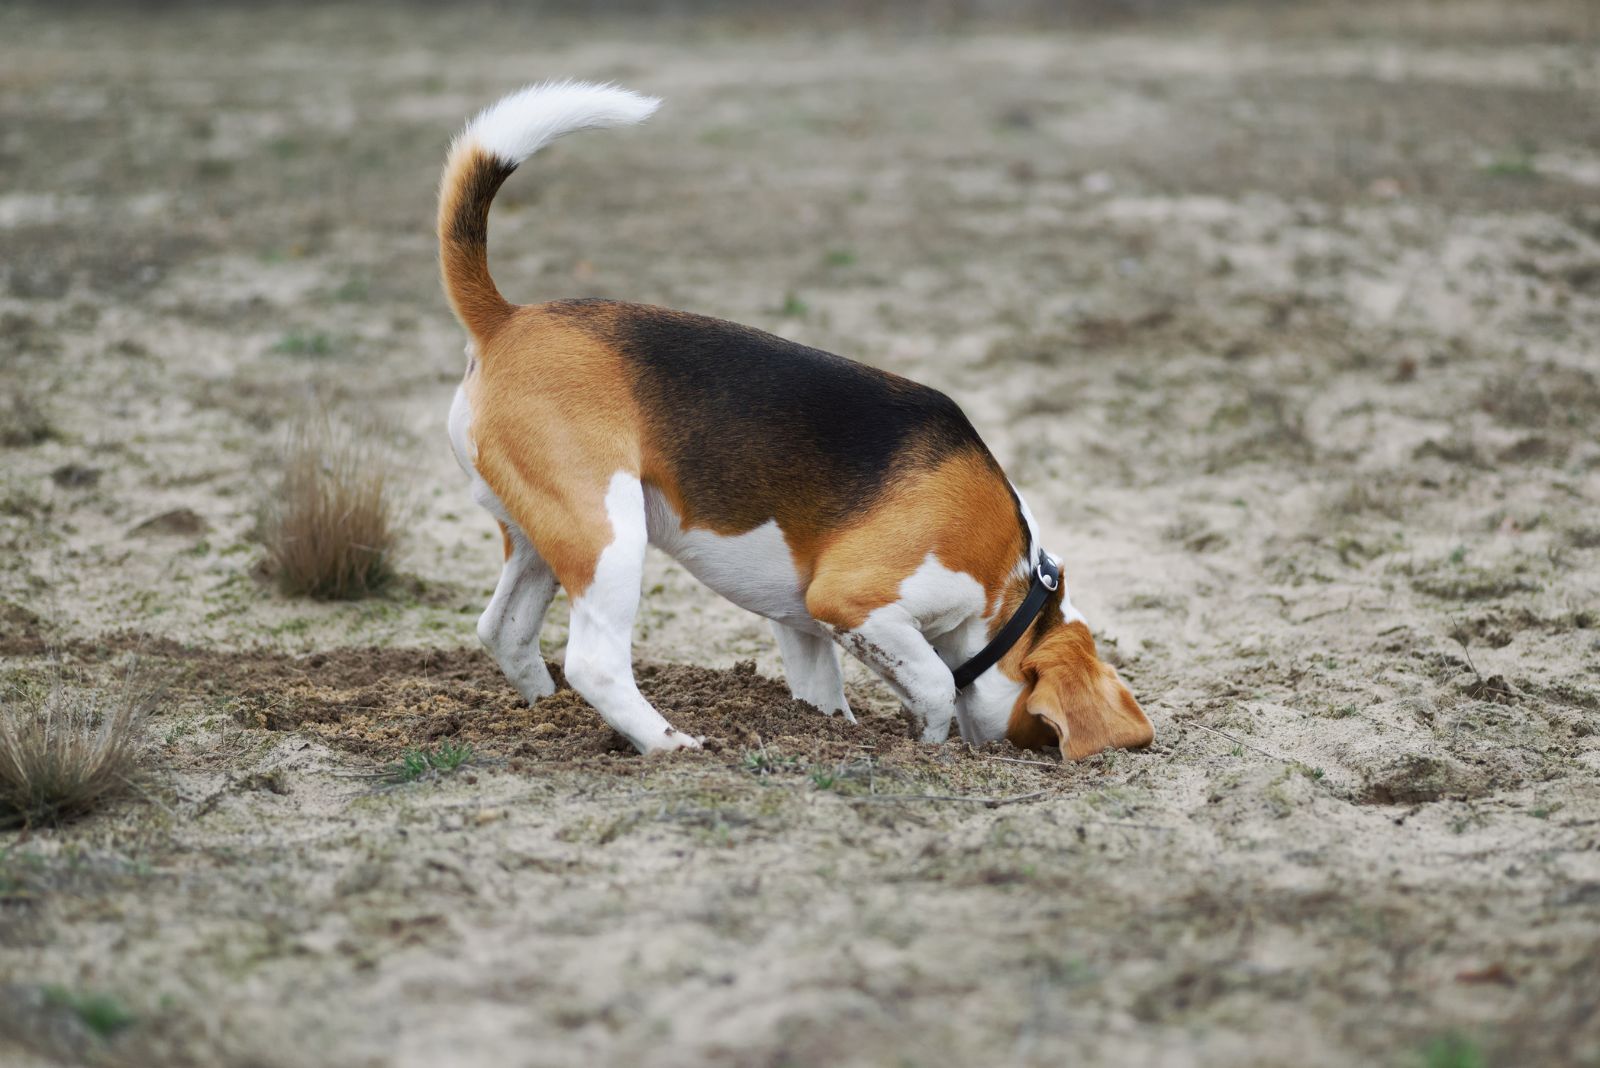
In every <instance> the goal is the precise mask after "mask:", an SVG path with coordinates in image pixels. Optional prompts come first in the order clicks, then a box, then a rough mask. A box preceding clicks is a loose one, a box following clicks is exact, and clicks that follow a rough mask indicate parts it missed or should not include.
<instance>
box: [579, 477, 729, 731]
mask: <svg viewBox="0 0 1600 1068" xmlns="http://www.w3.org/2000/svg"><path fill="white" fill-rule="evenodd" d="M605 513H606V517H607V519H608V520H609V525H610V528H611V541H610V542H609V544H606V545H605V546H604V548H602V549H601V550H600V552H599V555H598V558H597V559H595V561H594V571H593V576H592V577H591V578H590V579H589V581H588V582H587V583H584V584H583V585H582V586H580V587H578V588H576V589H575V588H574V587H575V586H577V583H576V581H572V580H566V579H564V582H565V583H566V585H567V594H568V596H570V597H572V624H571V630H570V632H569V634H568V637H567V660H566V674H567V681H568V682H570V683H571V684H572V687H573V689H575V690H577V691H578V692H579V693H580V694H582V695H583V697H584V700H586V701H588V702H589V703H590V704H591V705H594V707H595V708H597V709H599V710H600V715H601V716H603V717H604V718H605V721H606V722H607V723H608V724H610V725H611V728H612V729H613V730H615V731H616V732H617V733H618V734H621V735H622V736H623V737H625V738H627V739H628V741H630V742H632V743H633V745H634V748H636V749H638V750H639V751H640V752H641V753H651V752H655V751H657V750H662V749H683V748H693V747H697V746H698V745H699V743H698V742H697V741H695V739H694V738H692V737H690V736H689V735H687V734H684V733H682V732H681V731H679V730H677V729H676V728H674V727H673V726H672V724H670V723H668V722H667V721H666V720H665V719H663V718H662V716H661V713H659V712H657V711H656V710H655V709H654V708H652V707H651V705H650V702H649V701H646V700H645V698H644V695H643V694H641V693H640V692H639V687H638V685H637V684H636V683H635V682H634V678H633V621H634V617H635V615H637V614H638V610H639V590H640V586H641V584H642V582H643V579H644V553H645V545H646V539H647V532H646V528H645V506H644V488H643V486H641V485H640V483H639V479H638V478H636V477H634V476H632V475H629V474H627V473H625V472H622V471H619V472H617V473H616V474H615V475H614V476H613V477H612V479H611V483H610V486H609V487H608V488H607V490H606V495H605Z"/></svg>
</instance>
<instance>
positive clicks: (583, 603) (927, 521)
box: [438, 82, 1152, 758]
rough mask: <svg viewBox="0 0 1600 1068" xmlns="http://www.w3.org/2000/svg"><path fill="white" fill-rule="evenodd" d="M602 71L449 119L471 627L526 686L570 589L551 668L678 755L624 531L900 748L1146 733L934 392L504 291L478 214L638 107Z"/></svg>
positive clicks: (822, 356)
mask: <svg viewBox="0 0 1600 1068" xmlns="http://www.w3.org/2000/svg"><path fill="white" fill-rule="evenodd" d="M658 104H659V101H657V100H655V99H652V98H649V97H644V96H639V95H637V94H634V93H631V92H628V91H627V90H624V89H619V88H616V87H615V86H601V85H586V84H580V83H574V82H561V83H550V84H545V85H538V86H533V87H530V88H527V89H524V90H522V91H520V92H517V93H513V94H511V95H510V96H507V97H505V98H504V99H502V100H500V101H499V102H498V103H496V104H494V105H493V106H491V107H489V108H488V109H487V110H485V111H483V112H482V113H480V114H479V115H478V116H477V117H476V118H474V119H473V120H472V121H471V122H470V123H469V124H468V125H467V127H466V129H465V130H464V131H463V132H462V133H461V135H460V136H459V137H457V138H456V140H455V142H454V143H453V144H452V145H451V147H450V151H449V156H448V158H447V160H446V162H445V168H444V175H443V178H442V179H441V181H440V187H439V222H438V226H439V252H440V267H441V274H442V276H443V282H444V290H445V293H446V295H447V296H448V297H449V300H450V304H451V307H452V308H453V309H454V311H455V314H456V316H457V318H459V319H460V320H461V323H462V325H464V326H465V327H466V328H467V331H468V332H469V333H470V334H471V342H470V343H469V344H468V345H467V357H468V358H467V370H466V376H465V379H464V380H463V381H462V383H461V386H460V388H458V389H457V390H456V395H455V402H454V404H453V406H452V407H451V410H450V441H451V445H452V447H453V448H454V450H455V455H456V459H457V460H458V461H459V462H460V464H461V467H462V469H463V470H464V471H466V473H467V475H468V477H469V478H470V479H471V480H472V492H473V496H474V498H475V499H476V500H477V502H478V503H479V504H480V505H482V506H483V507H484V508H485V509H487V510H488V511H489V513H490V514H491V515H493V516H494V517H495V519H496V520H498V521H499V524H500V529H501V532H502V535H503V538H504V544H505V563H504V567H503V569H502V570H501V573H500V579H499V583H498V585H497V586H496V587H495V591H494V595H493V597H492V598H491V600H490V601H489V606H488V607H487V608H486V609H485V610H484V613H483V615H482V617H481V618H480V619H479V620H478V636H479V638H480V639H481V640H482V641H483V643H484V645H485V646H486V647H487V648H488V649H489V651H490V652H491V653H492V654H493V655H494V657H495V659H496V660H497V661H498V663H499V664H500V667H501V668H502V670H504V672H505V673H506V676H507V677H508V678H509V679H510V681H511V682H512V683H513V684H514V685H515V686H516V688H517V690H518V691H519V692H520V693H521V694H522V696H523V697H525V698H526V699H527V700H528V701H530V702H533V701H537V700H538V699H539V698H541V697H544V696H547V695H549V694H551V693H553V692H554V691H555V684H554V682H553V681H552V679H551V677H550V672H549V670H548V669H547V668H546V667H545V664H544V660H543V658H542V657H541V656H540V652H539V642H538V633H539V626H540V624H541V622H542V621H543V619H544V615H545V610H546V609H547V608H548V607H549V604H550V601H551V598H552V597H554V595H555V592H556V586H557V584H558V583H559V584H560V586H561V587H562V588H564V589H565V590H566V591H567V596H568V597H569V598H570V599H571V602H572V615H571V632H570V636H569V638H568V641H567V651H566V661H565V667H566V676H567V679H568V681H569V682H570V683H571V684H572V686H573V687H574V688H575V689H576V690H577V691H578V693H580V694H581V695H582V696H583V697H584V698H585V699H586V700H587V701H588V702H589V703H590V704H592V705H594V707H595V708H596V709H598V710H599V712H600V714H601V716H603V717H604V718H605V721H606V722H607V723H608V724H610V725H611V727H612V728H613V729H615V730H616V731H617V732H618V733H619V734H621V735H623V736H624V737H626V738H627V739H628V741H630V742H632V743H633V745H634V746H635V747H637V748H638V749H639V751H640V752H644V753H650V752H655V751H658V750H665V749H677V748H684V747H693V746H696V745H698V742H697V741H696V740H695V739H694V738H692V737H690V736H689V735H687V734H684V733H682V732H680V731H678V730H675V729H674V728H673V726H672V725H671V724H670V723H668V722H667V721H666V720H665V719H664V718H662V716H661V714H660V713H659V712H657V711H656V710H655V709H654V708H653V707H651V705H650V703H649V702H648V701H646V700H645V699H644V697H643V695H641V694H640V692H639V689H638V686H637V685H635V682H634V676H633V662H632V648H631V647H632V631H633V622H634V615H635V613H636V612H637V610H638V603H639V595H640V586H641V578H642V568H643V564H644V555H645V547H646V545H656V546H658V547H659V548H661V549H663V550H665V551H666V552H667V553H668V554H670V555H671V556H672V557H673V558H674V559H676V560H677V561H678V562H679V563H681V564H682V565H683V566H684V567H685V568H687V569H688V570H689V571H690V572H691V573H692V574H694V575H695V577H697V578H698V579H700V580H701V581H702V582H704V583H705V584H706V585H707V586H710V587H711V588H712V589H713V590H716V591H717V592H718V593H720V594H722V596H724V597H726V598H727V599H728V600H730V601H732V602H733V603H734V604H737V605H739V606H740V607H742V608H745V609H748V610H749V611H751V612H754V613H756V614H757V615H761V616H765V617H766V618H767V619H769V620H771V622H772V629H773V632H774V633H775V634H776V636H777V641H778V648H779V650H780V651H781V653H782V656H783V667H784V673H785V674H786V675H787V677H788V682H789V687H790V690H791V691H792V692H793V694H794V696H795V697H797V698H799V699H801V700H803V701H808V702H810V703H811V704H813V705H815V706H816V707H817V708H819V709H821V710H822V711H823V712H824V713H827V714H829V715H833V714H835V713H837V714H840V715H843V716H844V717H845V718H846V719H847V720H850V721H851V722H854V720H855V717H854V716H853V715H852V714H851V711H850V706H849V704H848V703H847V702H846V700H845V693H844V682H843V676H842V674H841V672H840V665H839V657H838V647H840V646H842V647H843V648H844V649H846V650H848V651H849V652H850V653H852V654H853V655H855V656H856V657H858V658H859V659H860V660H862V661H863V662H865V663H866V664H867V666H868V667H870V668H871V669H872V670H873V671H874V672H876V673H877V674H878V675H879V676H880V677H882V679H883V680H884V681H885V682H886V683H887V684H888V685H889V687H890V688H891V689H892V690H893V691H894V692H895V694H896V695H897V696H898V697H899V698H900V700H901V701H902V702H903V703H904V704H905V706H906V707H907V708H908V709H909V710H910V712H911V714H912V716H913V718H914V719H915V721H916V723H917V724H918V725H919V727H920V730H921V737H922V739H923V740H924V741H928V742H940V741H943V740H944V739H945V738H946V737H948V735H949V732H950V725H951V721H952V719H953V720H954V721H955V722H956V723H957V725H958V727H959V730H960V732H961V736H962V737H963V738H965V739H966V740H967V741H969V742H975V743H976V742H986V741H992V740H996V739H999V738H1002V737H1004V738H1009V739H1010V740H1011V741H1012V742H1014V743H1016V744H1017V745H1020V746H1025V747H1030V748H1042V747H1044V746H1047V745H1057V744H1059V745H1060V746H1061V749H1062V751H1063V752H1064V753H1065V754H1067V755H1068V756H1070V757H1073V758H1082V757H1085V756H1088V755H1090V754H1092V753H1097V752H1099V751H1100V750H1102V749H1105V748H1107V747H1109V746H1123V747H1135V746H1144V745H1147V744H1149V742H1150V741H1151V738H1152V730H1151V727H1150V721H1149V720H1148V719H1146V718H1145V715H1144V712H1143V711H1142V710H1141V709H1140V708H1139V705H1138V703H1137V702H1135V701H1134V699H1133V696H1132V694H1130V693H1129V692H1128V689H1127V687H1126V686H1124V685H1123V683H1122V681H1121V680H1120V679H1119V678H1118V677H1117V673H1116V671H1115V669H1113V668H1112V667H1111V666H1110V665H1108V664H1106V663H1105V662H1104V661H1102V660H1100V659H1099V657H1098V656H1096V654H1095V644H1094V639H1093V638H1091V637H1090V635H1089V629H1088V627H1087V626H1086V625H1085V623H1084V619H1083V616H1082V615H1080V614H1079V612H1078V611H1077V609H1076V608H1074V607H1073V605H1072V601H1071V599H1070V598H1069V596H1068V593H1067V586H1066V583H1065V582H1064V581H1062V580H1061V578H1060V570H1059V565H1058V564H1057V563H1056V561H1055V560H1054V559H1053V558H1052V557H1050V556H1049V555H1048V554H1046V553H1045V552H1044V550H1043V547H1042V546H1041V545H1040V542H1039V531H1038V525H1037V524H1036V523H1035V522H1034V519H1033V516H1032V514H1031V513H1030V512H1029V511H1028V506H1027V505H1026V504H1025V503H1024V502H1023V500H1022V498H1021V496H1020V495H1018V493H1017V491H1016V488H1015V487H1013V486H1012V485H1011V483H1010V482H1009V481H1008V480H1007V479H1006V476H1005V474H1004V472H1002V471H1001V469H1000V465H999V464H998V463H996V462H995V458H994V457H993V456H992V455H991V454H990V452H989V450H988V449H987V448H986V447H985V446H984V443H983V441H982V440H981V439H980V438H979V437H978V433H977V431H976V430H974V429H973V427H972V424H971V423H970V422H968V421H967V417H966V416H965V415H964V414H963V413H962V411H961V409H960V408H959V407H958V406H957V405H956V403H955V402H954V401H952V400H951V399H950V398H949V397H946V396H945V395H944V394H942V393H939V392H938V391H936V390H933V389H930V388H928V387H926V386H923V385H919V384H918V383H915V382H911V381H909V380H907V379H904V378H901V377H899V376H897V375H893V374H890V373H888V372H886V371H880V370H877V369H875V368H872V367H867V366H864V365H862V364H859V363H855V362H853V361H851V360H848V359H845V358H843V357H841V356H835V355H832V354H831V353H826V352H820V351H818V350H816V349H810V348H806V347H805V346H803V345H798V344H795V343H793V342H790V341H786V340H784V339H783V338H779V337H774V336H773V335H771V334H766V333H763V332H761V331H759V330H754V329H751V328H749V327H744V326H738V325H735V324H733V323H727V322H722V321H720V320H717V319H708V318H705V317H703V316H699V315H690V314H687V313H685V312H679V311H670V310H667V309H665V308H657V307H649V306H645V305H639V304H626V303H621V302H616V301H608V300H562V301H553V302H551V303H548V304H534V305H524V306H519V305H514V304H511V303H510V302H508V301H507V300H506V299H505V298H504V297H502V296H501V295H500V292H499V290H498V289H497V288H496V287H495V284H494V280H493V279H492V278H491V277H490V275H489V266H488V220H489V205H490V202H491V201H492V200H493V198H494V195H495V192H496V191H497V190H498V189H499V188H500V185H501V184H502V183H503V182H504V181H505V180H506V178H507V177H508V176H509V175H510V174H511V172H512V171H514V170H515V169H516V168H517V166H518V165H519V164H520V163H522V162H523V161H524V160H526V159H527V158H528V157H529V156H531V155H533V154H534V153H535V152H537V151H538V150H539V149H540V148H541V147H542V146H544V145H546V144H548V143H549V142H550V141H552V140H554V139H555V138H557V137H560V136H561V135H562V134H566V133H569V132H571V131H573V130H584V129H597V128H603V127H611V126H627V125H632V124H635V123H639V122H642V121H644V120H645V119H646V118H647V117H649V115H650V114H651V113H652V112H654V111H655V109H656V107H657V105H658Z"/></svg>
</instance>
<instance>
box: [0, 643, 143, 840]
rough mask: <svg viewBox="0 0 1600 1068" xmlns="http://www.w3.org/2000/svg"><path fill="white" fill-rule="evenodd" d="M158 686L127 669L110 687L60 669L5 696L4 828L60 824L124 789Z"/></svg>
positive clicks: (0, 813) (1, 750)
mask: <svg viewBox="0 0 1600 1068" xmlns="http://www.w3.org/2000/svg"><path fill="white" fill-rule="evenodd" d="M155 696H156V695H155V692H154V691H153V690H152V689H150V688H149V687H147V686H144V685H143V684H142V683H141V682H140V681H139V679H138V677H137V676H136V673H135V670H134V669H133V668H129V670H128V673H127V675H126V676H125V677H124V679H123V681H122V682H121V684H120V685H118V686H116V687H114V688H112V689H109V690H107V689H101V688H96V687H92V686H83V685H78V684H76V683H75V682H74V681H73V680H70V679H69V678H68V677H67V676H66V675H65V673H64V672H62V671H61V670H60V669H59V668H58V669H56V670H55V671H54V672H53V673H51V674H50V675H49V676H48V677H46V678H44V679H42V680H35V682H34V683H33V684H27V683H24V684H16V685H13V686H11V687H10V689H9V690H8V692H7V693H6V694H5V695H4V697H3V699H0V702H3V703H0V827H15V826H18V825H22V826H34V825H37V824H41V823H61V822H64V821H66V820H71V819H76V818H77V817H79V816H83V815H86V814H88V813H89V812H92V811H93V810H94V809H96V808H98V807H99V806H100V805H102V804H104V803H106V802H107V801H111V800H114V799H115V798H117V797H119V796H122V795H123V794H125V793H126V792H127V791H128V790H129V788H130V787H131V786H132V785H133V783H134V781H135V777H136V773H137V770H138V764H139V732H140V726H141V724H142V723H143V722H144V717H145V714H146V713H147V712H148V711H149V710H150V707H151V705H153V704H154V702H155Z"/></svg>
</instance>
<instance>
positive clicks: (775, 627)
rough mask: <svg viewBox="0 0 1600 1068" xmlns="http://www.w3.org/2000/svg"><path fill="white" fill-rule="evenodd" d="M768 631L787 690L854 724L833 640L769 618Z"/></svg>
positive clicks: (853, 715)
mask: <svg viewBox="0 0 1600 1068" xmlns="http://www.w3.org/2000/svg"><path fill="white" fill-rule="evenodd" d="M772 633H773V634H774V635H776V636H777V639H778V651H779V652H780V653H782V654H783V674H784V676H785V677H786V678H787V679H788V680H789V692H790V693H791V694H793V695H794V696H795V697H798V698H799V699H800V700H802V701H809V702H810V703H811V704H814V705H816V706H817V707H818V708H820V709H821V710H822V711H824V712H826V713H827V714H828V715H830V716H831V715H833V714H834V713H835V712H843V713H844V718H845V719H847V720H849V721H850V722H851V723H854V722H855V721H856V717H855V714H854V713H852V712H851V711H850V702H849V701H847V700H845V696H844V672H843V671H842V670H841V669H840V667H839V650H838V648H836V647H835V646H834V644H833V641H832V640H831V639H830V638H828V637H827V636H826V635H823V634H812V633H809V632H807V631H803V630H796V629H795V628H794V627H790V626H787V625H785V624H783V623H779V622H778V621H777V620H773V621H772Z"/></svg>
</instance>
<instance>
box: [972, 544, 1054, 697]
mask: <svg viewBox="0 0 1600 1068" xmlns="http://www.w3.org/2000/svg"><path fill="white" fill-rule="evenodd" d="M1060 588H1061V566H1060V565H1059V564H1057V563H1056V562H1055V561H1054V560H1052V559H1050V554H1049V553H1046V552H1041V553H1040V554H1039V563H1038V564H1037V565H1036V566H1035V567H1034V569H1033V584H1032V585H1030V586H1029V587H1028V595H1027V596H1026V597H1024V598H1023V599H1022V603H1021V604H1020V605H1018V606H1017V610H1016V612H1015V613H1014V614H1013V615H1012V616H1011V618H1010V619H1009V620H1007V621H1006V625H1005V626H1003V627H1001V628H1000V633H999V634H996V635H995V636H994V640H993V641H992V642H990V643H989V644H988V645H985V646H984V647H983V648H982V649H980V650H978V655H976V656H974V657H973V658H972V659H971V660H968V661H967V662H966V663H965V664H962V665H961V666H960V667H958V668H956V670H955V676H956V689H958V690H964V689H966V688H967V687H968V686H971V685H972V683H973V681H974V680H976V679H977V677H978V676H979V675H982V674H983V673H984V672H985V671H988V670H989V669H990V668H992V667H994V666H995V664H997V663H998V662H999V661H1000V658H1001V657H1002V656H1005V655H1006V653H1007V652H1008V651H1010V649H1011V647H1012V646H1013V645H1015V644H1017V639H1018V638H1020V637H1022V635H1023V634H1024V632H1026V631H1027V629H1028V625H1029V624H1030V623H1032V622H1033V620H1034V617H1035V616H1037V615H1038V614H1039V610H1040V609H1041V608H1043V607H1044V603H1045V601H1047V600H1049V598H1050V595H1051V594H1052V593H1054V592H1056V591H1057V590H1059V589H1060Z"/></svg>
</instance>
